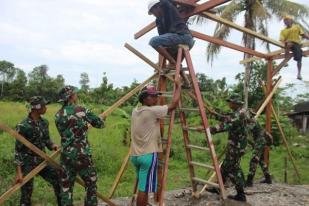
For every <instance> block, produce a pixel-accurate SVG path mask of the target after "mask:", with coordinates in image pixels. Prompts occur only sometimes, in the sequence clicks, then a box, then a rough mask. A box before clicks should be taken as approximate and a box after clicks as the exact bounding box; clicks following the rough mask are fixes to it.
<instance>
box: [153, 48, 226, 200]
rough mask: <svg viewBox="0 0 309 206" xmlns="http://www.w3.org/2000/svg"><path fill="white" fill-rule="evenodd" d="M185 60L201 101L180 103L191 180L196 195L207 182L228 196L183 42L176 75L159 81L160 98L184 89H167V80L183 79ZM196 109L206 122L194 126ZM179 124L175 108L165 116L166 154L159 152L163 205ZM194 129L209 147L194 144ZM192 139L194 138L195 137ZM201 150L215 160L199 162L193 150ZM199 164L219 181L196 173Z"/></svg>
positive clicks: (195, 92) (197, 92) (195, 96)
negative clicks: (192, 116) (192, 105)
mask: <svg viewBox="0 0 309 206" xmlns="http://www.w3.org/2000/svg"><path fill="white" fill-rule="evenodd" d="M183 59H185V60H186V63H187V67H188V68H187V69H188V71H189V77H190V80H191V84H192V85H191V87H192V90H193V92H191V94H193V98H192V99H193V100H194V101H195V103H196V104H197V108H185V107H184V106H183V105H182V102H181V101H180V102H179V105H178V110H179V119H180V123H181V127H182V133H183V140H184V144H185V151H186V157H187V160H188V167H189V174H190V180H191V184H192V189H193V195H195V196H198V195H197V194H199V193H198V191H197V185H198V184H199V183H202V184H206V185H211V186H214V187H217V188H219V191H220V196H221V198H222V199H226V194H225V189H224V184H223V181H222V176H221V172H220V166H219V164H218V160H217V156H216V152H215V148H214V144H213V141H212V137H211V133H210V129H209V124H208V119H207V116H206V113H205V107H204V102H203V99H202V96H201V92H200V89H199V85H198V81H197V78H196V75H195V72H194V68H193V64H192V60H191V56H190V52H189V47H188V46H186V45H179V46H178V55H177V64H176V69H175V71H173V73H174V74H172V77H171V76H170V74H164V75H160V77H159V80H158V90H159V91H161V92H162V97H161V98H160V104H161V105H163V104H166V98H167V97H168V96H169V97H174V96H175V94H176V92H181V88H179V89H176V87H175V85H174V89H173V92H167V91H166V90H167V79H170V80H173V81H176V80H177V79H178V78H180V69H181V62H182V60H183ZM161 62H163V63H162V65H163V66H161V68H162V67H164V65H165V59H164V57H163V60H162V61H161ZM193 112H197V114H198V115H199V116H200V118H201V122H202V125H201V127H199V128H193V127H190V125H188V122H187V119H186V118H187V115H188V114H191V113H193ZM167 120H168V121H169V123H168V130H167V135H164V129H165V126H164V125H165V122H166V121H167ZM174 123H175V110H174V111H172V112H171V113H170V115H169V116H168V118H166V119H162V120H161V137H162V144H163V146H164V151H163V153H162V154H160V155H159V165H158V193H157V196H156V200H157V201H158V202H159V205H160V206H163V205H164V191H165V186H166V182H167V173H168V163H169V156H170V152H171V145H172V131H173V127H174ZM191 131H198V132H201V133H203V134H204V135H205V138H206V142H207V146H206V147H205V146H204V147H203V146H200V145H193V144H191V141H190V138H189V136H190V135H189V134H190V132H191ZM191 138H192V137H191ZM193 150H197V151H202V152H206V154H205V156H206V155H207V154H208V155H209V156H210V159H211V163H210V164H205V163H200V162H197V161H194V160H193V155H192V151H193ZM196 167H202V168H204V169H206V170H212V171H213V172H214V175H215V176H216V178H217V182H218V183H214V182H211V181H208V180H204V179H202V178H200V177H198V176H197V175H196V172H195V171H196Z"/></svg>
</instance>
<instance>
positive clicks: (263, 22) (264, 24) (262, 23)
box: [256, 19, 270, 52]
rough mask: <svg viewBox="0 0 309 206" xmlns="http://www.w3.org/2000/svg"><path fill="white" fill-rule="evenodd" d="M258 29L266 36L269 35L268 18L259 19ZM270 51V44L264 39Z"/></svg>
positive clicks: (263, 42)
mask: <svg viewBox="0 0 309 206" xmlns="http://www.w3.org/2000/svg"><path fill="white" fill-rule="evenodd" d="M256 27H257V31H258V32H259V33H261V34H263V35H264V36H268V21H267V19H257V24H256ZM262 44H264V45H265V47H266V49H267V51H268V52H270V45H269V43H268V42H265V41H262Z"/></svg>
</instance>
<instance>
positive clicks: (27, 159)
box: [15, 96, 61, 206]
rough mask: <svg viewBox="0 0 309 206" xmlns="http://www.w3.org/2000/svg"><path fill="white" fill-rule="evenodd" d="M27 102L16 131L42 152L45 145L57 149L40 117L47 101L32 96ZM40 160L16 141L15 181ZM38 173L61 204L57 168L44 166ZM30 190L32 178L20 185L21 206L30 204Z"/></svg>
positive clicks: (45, 121) (18, 180) (46, 125)
mask: <svg viewBox="0 0 309 206" xmlns="http://www.w3.org/2000/svg"><path fill="white" fill-rule="evenodd" d="M28 103H29V104H28V106H29V109H30V112H29V114H28V116H27V117H26V118H25V119H24V120H22V121H21V122H20V123H19V124H18V125H17V126H16V131H17V132H18V133H19V134H20V135H22V136H23V137H25V138H26V139H27V140H28V141H29V142H31V143H32V144H34V145H35V146H36V147H37V148H39V149H40V150H42V151H43V152H45V147H47V148H48V149H49V150H57V149H58V146H57V145H56V144H54V143H53V142H52V140H51V139H50V136H49V130H48V125H49V123H48V121H47V120H46V119H44V118H43V117H42V115H44V114H45V112H46V105H47V104H49V101H46V100H45V99H44V98H43V97H41V96H34V97H31V98H30V99H29V101H28ZM42 161H43V158H41V157H40V156H38V155H37V154H35V153H34V152H32V151H31V150H30V149H29V148H28V147H26V146H25V145H24V144H22V143H21V142H19V141H16V144H15V163H16V165H17V167H16V177H15V182H16V183H20V182H22V181H23V176H24V175H26V174H28V173H29V172H30V171H31V170H33V169H34V168H35V167H36V166H38V165H39V164H40V163H41V162H42ZM39 175H40V176H41V177H43V178H44V179H45V180H46V181H47V182H49V183H50V184H51V185H52V186H53V188H54V192H55V195H56V197H57V203H58V205H61V201H60V178H59V176H58V174H57V170H55V169H54V168H52V167H50V166H46V167H45V168H44V169H43V170H42V171H41V172H39ZM32 191H33V179H31V180H30V181H28V182H27V183H26V184H25V185H24V186H22V187H21V196H20V205H21V206H30V205H31V195H32Z"/></svg>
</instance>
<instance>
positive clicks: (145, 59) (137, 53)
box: [125, 43, 174, 82]
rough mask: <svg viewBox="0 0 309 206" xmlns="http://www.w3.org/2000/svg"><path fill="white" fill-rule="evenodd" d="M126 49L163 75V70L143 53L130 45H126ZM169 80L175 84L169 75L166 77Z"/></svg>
mask: <svg viewBox="0 0 309 206" xmlns="http://www.w3.org/2000/svg"><path fill="white" fill-rule="evenodd" d="M125 47H126V48H127V49H128V50H129V51H131V52H132V53H133V54H135V55H136V56H138V57H139V58H140V59H142V60H143V61H144V62H146V63H147V64H148V65H149V66H151V67H152V68H154V69H155V70H156V71H157V72H160V73H161V74H162V70H161V69H160V67H159V65H157V64H155V63H153V62H152V61H151V60H150V59H148V58H147V57H146V56H145V55H143V54H142V53H141V52H139V51H138V50H137V49H135V48H133V47H132V46H131V45H130V44H128V43H126V44H125ZM165 77H167V78H168V79H169V80H171V81H173V82H174V79H173V78H172V77H170V76H169V75H165Z"/></svg>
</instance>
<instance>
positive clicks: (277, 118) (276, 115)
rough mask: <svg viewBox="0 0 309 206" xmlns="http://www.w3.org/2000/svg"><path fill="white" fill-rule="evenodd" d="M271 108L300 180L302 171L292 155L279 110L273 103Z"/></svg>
mask: <svg viewBox="0 0 309 206" xmlns="http://www.w3.org/2000/svg"><path fill="white" fill-rule="evenodd" d="M271 110H272V113H273V115H274V117H275V120H276V123H277V125H278V128H279V131H280V134H281V138H282V140H283V143H284V145H285V147H286V150H287V151H288V154H289V157H290V160H291V162H292V164H293V167H294V170H295V172H296V175H297V177H298V180H300V173H299V171H298V168H297V166H296V163H295V159H294V157H293V155H292V152H291V150H290V147H289V143H288V141H287V140H286V136H285V134H284V132H283V129H282V127H281V124H280V121H279V117H278V114H277V112H276V111H275V109H274V106H273V105H271Z"/></svg>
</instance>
